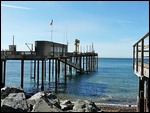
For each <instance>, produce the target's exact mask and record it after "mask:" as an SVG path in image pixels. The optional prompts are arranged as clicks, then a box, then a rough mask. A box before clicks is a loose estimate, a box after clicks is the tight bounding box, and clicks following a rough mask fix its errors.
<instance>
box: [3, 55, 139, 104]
mask: <svg viewBox="0 0 150 113" xmlns="http://www.w3.org/2000/svg"><path fill="white" fill-rule="evenodd" d="M46 65H47V68H46V77H45V78H44V79H45V81H44V90H45V91H48V92H54V91H55V90H54V89H55V74H54V75H52V73H51V76H50V77H51V78H50V82H49V76H48V75H49V74H48V62H47V63H46ZM6 69H7V70H6V83H5V85H6V86H20V82H21V62H20V61H17V60H15V61H12V60H8V61H7V63H6ZM32 69H33V66H31V61H25V63H24V86H23V88H24V90H25V91H26V92H29V93H35V92H37V91H40V86H41V62H40V70H39V73H40V74H39V75H40V81H39V86H38V87H37V80H36V79H35V80H34V79H31V78H30V76H33V70H32ZM36 71H37V70H36ZM31 73H32V75H31ZM54 73H55V72H54ZM36 78H37V77H36ZM57 87H58V89H57V95H58V96H59V97H60V98H66V99H67V98H70V99H77V98H81V99H88V100H93V101H95V102H101V103H106V104H125V105H126V104H127V105H135V104H136V97H137V95H138V77H137V76H136V75H135V74H134V73H133V69H132V58H99V59H98V69H97V70H95V71H94V72H90V73H83V74H73V75H70V74H68V76H67V83H66V84H65V83H64V71H63V68H61V72H60V78H59V81H58V85H57Z"/></svg>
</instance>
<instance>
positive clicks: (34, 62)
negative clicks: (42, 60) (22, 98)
mask: <svg viewBox="0 0 150 113" xmlns="http://www.w3.org/2000/svg"><path fill="white" fill-rule="evenodd" d="M35 77H36V60H34V80H35Z"/></svg>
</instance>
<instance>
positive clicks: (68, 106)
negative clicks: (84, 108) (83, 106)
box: [60, 100, 74, 111]
mask: <svg viewBox="0 0 150 113" xmlns="http://www.w3.org/2000/svg"><path fill="white" fill-rule="evenodd" d="M60 106H61V109H62V110H63V111H66V110H72V109H73V106H74V104H73V103H71V101H70V100H65V101H63V102H61V104H60Z"/></svg>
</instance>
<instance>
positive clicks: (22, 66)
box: [21, 59, 24, 88]
mask: <svg viewBox="0 0 150 113" xmlns="http://www.w3.org/2000/svg"><path fill="white" fill-rule="evenodd" d="M23 79H24V60H23V59H22V60H21V88H23Z"/></svg>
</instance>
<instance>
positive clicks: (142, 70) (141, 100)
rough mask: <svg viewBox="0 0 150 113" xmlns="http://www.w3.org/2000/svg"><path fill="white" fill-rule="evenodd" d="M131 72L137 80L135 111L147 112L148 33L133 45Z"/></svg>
mask: <svg viewBox="0 0 150 113" xmlns="http://www.w3.org/2000/svg"><path fill="white" fill-rule="evenodd" d="M133 70H134V73H135V74H136V75H137V76H138V78H139V92H138V97H137V106H138V107H137V111H138V112H149V32H148V33H147V34H145V35H144V36H143V37H142V38H141V39H140V40H139V41H137V42H136V43H135V44H134V45H133Z"/></svg>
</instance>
